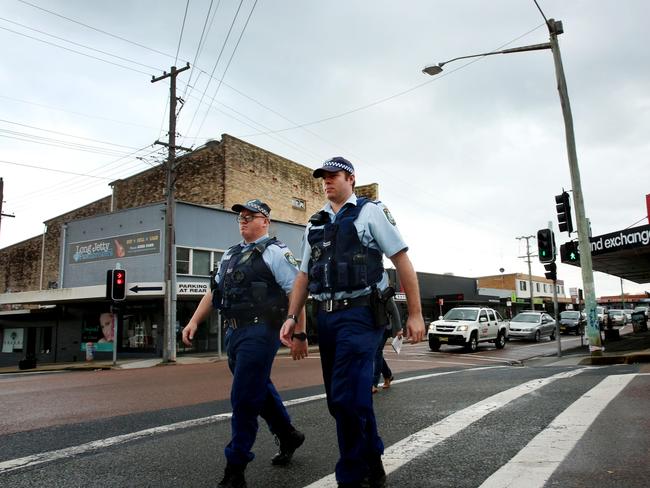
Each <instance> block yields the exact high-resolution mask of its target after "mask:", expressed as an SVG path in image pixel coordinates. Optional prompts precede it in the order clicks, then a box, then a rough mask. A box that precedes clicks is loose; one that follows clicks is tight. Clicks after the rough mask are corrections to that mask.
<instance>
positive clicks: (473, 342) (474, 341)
mask: <svg viewBox="0 0 650 488" xmlns="http://www.w3.org/2000/svg"><path fill="white" fill-rule="evenodd" d="M477 349H478V338H477V337H476V334H475V333H472V335H471V336H470V337H469V342H467V344H465V350H466V351H467V352H476V350H477Z"/></svg>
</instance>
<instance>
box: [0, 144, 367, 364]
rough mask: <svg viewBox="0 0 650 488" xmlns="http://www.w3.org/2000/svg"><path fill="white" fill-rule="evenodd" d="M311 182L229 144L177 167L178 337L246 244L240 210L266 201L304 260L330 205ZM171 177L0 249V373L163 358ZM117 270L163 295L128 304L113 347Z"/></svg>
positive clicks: (209, 328)
mask: <svg viewBox="0 0 650 488" xmlns="http://www.w3.org/2000/svg"><path fill="white" fill-rule="evenodd" d="M312 172H313V169H311V168H308V167H306V166H303V165H300V164H298V163H295V162H293V161H290V160H288V159H286V158H282V157H280V156H277V155H275V154H273V153H270V152H268V151H265V150H263V149H261V148H258V147H256V146H253V145H251V144H248V143H246V142H244V141H241V140H239V139H236V138H234V137H231V136H229V135H227V134H224V135H223V136H222V139H221V141H211V142H208V143H207V144H206V145H205V146H203V147H201V148H199V149H197V150H195V151H192V152H191V153H188V154H185V155H183V156H181V157H179V158H177V165H176V188H175V197H176V202H177V203H176V205H175V212H176V218H175V228H176V239H175V246H174V247H175V260H176V270H175V273H174V276H173V278H172V288H173V289H174V290H175V296H176V301H175V303H176V306H173V305H172V310H173V311H172V315H171V317H172V321H174V318H175V319H176V320H177V322H176V324H177V326H178V325H179V324H180V323H183V322H186V321H187V320H188V319H189V317H190V316H191V313H192V312H193V310H194V308H195V307H196V304H197V303H198V301H199V300H200V298H201V297H202V296H203V294H204V293H205V291H206V290H207V286H208V283H209V274H210V272H211V271H212V270H213V268H214V266H215V264H216V263H217V262H218V259H219V258H220V256H221V255H222V253H223V252H224V251H225V250H226V249H227V248H228V247H229V246H230V245H232V243H233V242H236V241H237V240H238V239H239V235H238V233H237V226H236V224H235V222H234V219H233V215H234V214H233V212H231V211H230V207H231V206H232V205H234V204H235V203H241V202H242V201H245V200H248V199H249V198H252V197H259V198H262V199H264V200H265V201H266V202H268V203H269V205H270V206H271V208H272V209H273V212H272V217H273V223H272V226H271V233H272V234H273V235H277V236H278V237H279V238H280V239H281V240H283V241H284V242H285V243H287V245H288V246H289V248H290V249H292V250H293V252H294V254H299V253H300V243H301V238H302V234H303V230H304V227H303V226H304V224H305V223H306V221H307V220H308V218H309V216H311V215H312V214H313V213H315V212H316V211H317V210H318V209H319V208H320V207H321V206H322V205H323V202H324V197H323V192H322V188H321V184H320V181H319V180H317V179H315V178H313V177H312ZM165 176H166V175H165V168H164V167H162V166H158V167H155V168H150V169H148V170H146V171H143V172H141V173H138V174H136V175H133V176H130V177H128V178H125V179H121V180H116V181H113V182H112V183H111V184H110V187H111V189H112V194H111V195H110V196H107V197H104V198H102V199H99V200H97V201H95V202H92V203H90V204H88V205H85V206H83V207H80V208H77V209H74V210H72V211H70V212H68V213H65V214H63V215H59V216H57V217H54V218H52V219H49V220H48V221H46V222H45V230H44V232H43V234H42V235H39V236H36V237H33V238H31V239H27V240H25V241H22V242H19V243H17V244H14V245H12V246H9V247H7V248H5V249H1V250H0V343H2V351H1V352H2V354H0V364H15V362H17V361H18V360H19V359H20V358H22V357H25V356H27V357H35V358H36V359H37V360H38V361H42V362H57V361H77V360H80V359H81V357H83V355H84V354H85V352H84V351H85V346H86V345H87V344H88V343H94V344H95V346H96V347H97V349H96V350H98V351H100V357H101V354H103V355H104V357H105V358H107V356H108V355H109V351H112V348H113V344H116V347H117V352H118V353H119V354H120V356H121V357H124V356H125V355H128V354H160V352H161V349H162V342H161V341H162V330H161V326H162V324H163V312H162V311H163V308H164V307H163V286H162V285H163V281H164V280H163V274H164V271H163V270H164V249H165V245H166V243H165V232H164V228H165V226H164V220H165V219H164V216H165V204H164V200H165V194H164V186H165V185H164V183H165ZM377 189H378V187H377V185H376V184H371V185H368V186H358V187H357V189H356V193H357V194H358V195H363V196H367V197H370V198H373V199H376V198H377V197H378V195H377ZM136 241H137V242H144V243H147V245H148V246H150V249H149V252H147V253H140V252H139V251H138V246H137V245H136V244H135V243H136ZM97 249H99V251H96V250H97ZM120 251H121V254H120ZM118 263H119V265H120V266H125V267H124V268H123V269H126V270H128V276H129V287H130V288H129V290H130V292H129V293H131V292H132V290H133V288H131V286H133V287H134V288H136V289H137V288H138V284H139V285H140V286H146V285H152V284H153V285H155V286H154V288H155V289H157V290H158V291H155V292H151V293H148V294H147V293H145V294H143V293H142V292H137V291H136V292H135V295H134V294H133V293H131V294H130V295H129V296H127V300H126V301H125V303H124V309H123V311H122V312H120V313H119V314H115V320H117V321H118V328H117V330H118V335H117V337H116V338H115V341H112V340H111V341H110V342H111V344H106V343H105V342H104V343H102V336H101V328H100V323H101V322H102V320H104V318H103V317H105V316H106V315H108V314H112V311H111V310H110V304H109V302H107V301H106V300H105V298H104V290H105V276H106V270H107V269H113V268H115V267H116V266H117V265H118ZM111 320H113V319H111ZM217 322H218V318H211V319H210V320H209V321H207V323H206V324H203V326H202V330H201V331H200V333H199V337H197V339H198V340H197V348H198V350H218V348H219V347H220V344H221V336H220V328H219V327H218V324H217ZM172 323H174V322H172ZM177 342H178V341H177ZM100 346H102V347H100ZM179 346H180V345H179ZM180 347H182V346H180ZM111 354H112V353H111Z"/></svg>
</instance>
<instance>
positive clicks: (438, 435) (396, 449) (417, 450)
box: [305, 368, 585, 488]
mask: <svg viewBox="0 0 650 488" xmlns="http://www.w3.org/2000/svg"><path fill="white" fill-rule="evenodd" d="M583 371H585V369H584V368H582V369H577V370H572V371H566V372H563V373H558V374H556V375H553V376H549V377H548V378H540V379H536V380H532V381H529V382H527V383H523V384H521V385H517V386H515V387H513V388H510V389H508V390H505V391H502V392H501V393H497V394H495V395H492V396H491V397H488V398H486V399H485V400H482V401H480V402H478V403H475V404H474V405H470V406H469V407H466V408H464V409H462V410H459V411H457V412H455V413H453V414H451V415H449V416H448V417H445V418H444V419H442V420H441V421H439V422H436V423H435V424H433V425H431V426H429V427H427V428H425V429H422V430H420V431H419V432H416V433H415V434H412V435H410V436H408V437H406V438H404V439H402V440H401V441H399V442H397V443H395V444H393V445H392V446H390V447H389V448H387V449H386V450H385V451H384V456H383V458H382V459H383V462H384V469H385V470H386V474H389V473H392V472H393V471H395V470H397V469H399V468H401V467H402V466H403V465H405V464H406V463H408V462H409V461H412V460H413V459H415V458H416V457H417V456H419V455H421V454H424V453H425V452H426V451H428V450H429V449H431V448H433V447H434V446H436V445H437V444H439V443H440V442H442V441H444V440H446V439H448V438H449V437H451V436H453V435H455V434H457V433H458V432H460V431H461V430H463V429H465V428H466V427H468V426H469V425H471V424H472V423H474V422H476V421H478V420H480V419H482V418H483V417H485V416H486V415H488V414H490V413H492V412H494V411H496V410H497V409H499V408H501V407H503V406H505V405H507V404H508V403H510V402H512V401H513V400H516V399H517V398H519V397H522V396H524V395H527V394H528V393H532V392H533V391H535V390H537V389H539V388H541V387H542V386H546V385H548V384H550V383H552V382H554V381H556V380H559V379H565V378H571V377H572V376H575V375H577V374H580V373H582V372H583ZM336 486H337V484H336V479H335V477H334V474H330V475H328V476H326V477H324V478H321V479H320V480H318V481H316V482H314V483H312V484H310V485H308V486H307V487H305V488H335V487H336Z"/></svg>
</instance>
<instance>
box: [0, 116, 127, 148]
mask: <svg viewBox="0 0 650 488" xmlns="http://www.w3.org/2000/svg"><path fill="white" fill-rule="evenodd" d="M0 122H4V123H5V124H11V125H17V126H19V127H27V128H28V129H35V130H40V131H43V132H49V133H50V134H57V135H59V136H66V137H74V138H75V139H83V140H84V141H91V142H99V143H100V144H107V145H110V146H116V147H124V148H126V149H137V148H135V147H132V146H125V145H124V144H117V143H115V142H108V141H101V140H99V139H92V138H90V137H83V136H76V135H74V134H68V133H67V132H59V131H56V130H50V129H43V128H42V127H36V126H33V125H27V124H21V123H19V122H12V121H10V120H6V119H0Z"/></svg>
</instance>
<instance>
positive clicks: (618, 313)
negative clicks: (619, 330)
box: [609, 309, 627, 327]
mask: <svg viewBox="0 0 650 488" xmlns="http://www.w3.org/2000/svg"><path fill="white" fill-rule="evenodd" d="M609 322H610V323H611V325H612V326H620V327H623V326H624V325H625V324H626V323H627V317H626V316H625V310H614V309H611V310H610V311H609Z"/></svg>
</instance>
